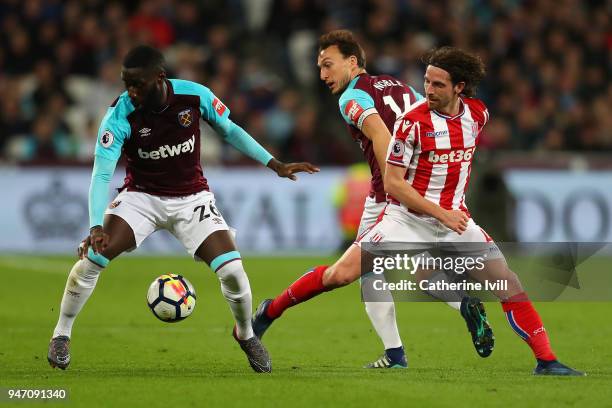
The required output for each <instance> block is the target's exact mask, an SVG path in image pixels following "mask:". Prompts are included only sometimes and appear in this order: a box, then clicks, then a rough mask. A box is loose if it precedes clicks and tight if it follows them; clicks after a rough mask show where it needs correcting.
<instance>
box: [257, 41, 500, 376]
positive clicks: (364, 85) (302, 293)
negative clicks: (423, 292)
mask: <svg viewBox="0 0 612 408" xmlns="http://www.w3.org/2000/svg"><path fill="white" fill-rule="evenodd" d="M318 65H319V68H320V74H321V80H322V81H324V82H325V84H326V85H327V87H328V88H329V89H330V91H331V92H332V94H340V99H339V105H340V113H341V115H342V117H343V119H344V120H345V122H346V124H347V127H348V130H349V132H350V134H351V137H352V138H353V140H355V141H356V142H357V143H359V146H360V147H361V149H362V151H363V154H364V156H365V159H366V160H367V162H368V164H369V166H370V170H371V173H372V180H371V190H370V194H369V196H368V197H367V198H366V200H365V204H364V210H363V214H362V218H361V222H360V225H359V231H358V234H357V235H358V236H360V235H362V234H363V233H364V232H365V231H367V230H368V228H370V227H371V226H372V225H373V224H374V223H375V222H376V219H377V218H378V216H379V215H380V213H381V212H382V211H383V210H384V208H385V205H386V203H387V200H386V193H385V190H384V186H383V171H381V169H384V168H385V161H386V154H387V148H388V145H389V142H390V140H391V133H392V132H393V127H394V124H395V123H396V121H397V120H398V119H399V118H401V117H402V116H403V114H404V113H405V112H407V111H408V110H409V108H410V107H411V106H412V105H413V104H414V103H415V102H417V101H419V100H422V99H423V96H421V95H420V94H419V93H417V92H416V91H415V90H414V89H413V88H412V87H410V86H407V85H405V84H403V83H402V82H401V81H399V80H397V79H396V78H394V77H391V76H389V75H378V76H373V75H369V74H368V73H367V72H366V70H365V67H366V61H365V53H364V51H363V49H362V48H361V46H360V45H359V43H358V42H357V41H356V40H355V39H354V37H353V35H352V33H351V32H350V31H347V30H337V31H332V32H330V33H327V34H325V35H323V36H321V38H320V39H319V56H318ZM444 211H447V210H444ZM448 212H449V213H450V211H448ZM350 251H351V250H349V252H350ZM355 272H356V273H355ZM358 278H359V263H358V262H357V263H356V264H354V263H353V262H352V261H350V258H347V254H345V255H344V256H342V257H341V258H340V259H339V260H338V261H337V262H336V263H335V264H333V265H331V266H318V267H315V268H313V269H312V270H311V271H309V272H307V273H306V274H305V275H303V276H302V277H301V278H300V279H298V280H297V281H296V282H294V283H293V284H292V285H291V286H289V288H287V289H286V290H285V291H283V292H282V293H281V294H280V295H279V296H277V297H276V298H275V299H273V300H271V299H266V300H264V301H263V302H262V303H261V304H260V305H259V307H258V308H257V311H256V314H255V316H254V320H253V329H254V330H255V334H256V335H258V336H260V337H261V336H263V334H264V333H265V331H266V330H267V329H268V327H269V326H270V325H271V324H272V322H273V321H274V320H275V319H277V318H278V317H280V316H281V314H282V313H283V312H284V311H285V310H286V309H287V308H289V307H292V306H294V305H296V304H299V303H301V302H304V301H306V300H308V299H310V298H312V297H314V296H317V295H319V294H321V293H323V292H326V291H329V290H331V289H334V288H337V287H340V286H344V285H347V284H349V283H351V282H353V281H355V280H356V279H358ZM438 279H439V280H444V279H443V278H442V277H438ZM432 294H433V295H434V296H436V297H441V296H440V295H436V294H434V293H432ZM445 296H446V298H442V297H441V298H442V300H444V301H446V302H447V304H449V305H450V306H451V307H453V308H455V309H457V310H461V314H462V316H463V317H464V318H465V320H466V323H467V326H468V329H469V330H470V332H471V334H472V341H473V343H474V346H475V348H476V351H477V352H478V354H479V355H480V356H482V357H487V356H488V355H490V354H491V352H492V350H493V344H494V337H493V332H492V330H491V328H490V326H489V324H488V322H487V320H486V314H485V313H484V306H483V305H482V303H481V302H480V300H478V299H476V298H470V297H469V296H465V294H463V293H460V294H457V293H446V295H445ZM365 306H366V312H367V314H368V316H369V318H370V320H371V322H372V325H373V326H374V328H375V329H376V332H377V334H378V335H379V337H380V338H381V340H382V342H383V345H384V347H385V353H384V354H383V356H382V357H381V358H380V359H378V360H376V361H374V362H372V363H370V364H368V365H366V367H367V368H390V367H395V368H400V367H406V366H407V362H406V357H405V354H404V349H403V346H402V341H401V338H400V336H399V332H398V329H397V324H396V319H395V305H394V304H393V302H367V301H366V302H365Z"/></svg>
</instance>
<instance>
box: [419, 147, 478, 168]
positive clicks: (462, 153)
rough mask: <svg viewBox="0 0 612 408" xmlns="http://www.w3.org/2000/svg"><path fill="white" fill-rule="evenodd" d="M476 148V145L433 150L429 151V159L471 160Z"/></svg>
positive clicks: (432, 161)
mask: <svg viewBox="0 0 612 408" xmlns="http://www.w3.org/2000/svg"><path fill="white" fill-rule="evenodd" d="M474 150H476V147H470V148H469V149H456V150H448V149H445V150H431V151H430V152H429V157H428V160H429V162H430V163H434V164H435V163H458V162H464V161H465V162H469V161H470V160H472V156H474Z"/></svg>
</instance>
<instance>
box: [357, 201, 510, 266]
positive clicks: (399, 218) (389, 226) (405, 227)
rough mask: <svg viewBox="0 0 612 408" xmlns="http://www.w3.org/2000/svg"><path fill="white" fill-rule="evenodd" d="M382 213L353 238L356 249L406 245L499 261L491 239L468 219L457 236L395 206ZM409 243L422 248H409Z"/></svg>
mask: <svg viewBox="0 0 612 408" xmlns="http://www.w3.org/2000/svg"><path fill="white" fill-rule="evenodd" d="M384 211H385V213H384V216H383V217H382V219H381V220H380V221H378V222H377V223H375V224H374V225H373V226H372V227H370V229H369V230H368V231H367V232H366V233H364V234H363V236H360V237H358V238H357V240H356V241H355V243H356V244H357V245H359V246H361V245H362V244H363V243H364V242H368V243H373V244H376V243H379V242H380V243H384V242H393V243H406V249H419V248H425V247H438V248H439V249H440V250H441V251H444V252H453V253H454V254H456V255H461V256H474V257H476V256H485V255H486V258H487V259H489V260H491V259H498V258H503V254H502V253H501V251H500V250H499V248H498V247H497V245H496V244H495V242H493V239H492V238H491V237H490V236H489V235H488V234H487V233H486V232H485V231H484V230H483V229H482V228H480V227H479V226H478V224H476V223H475V222H474V220H473V219H472V218H470V219H469V221H468V225H467V229H466V230H465V231H464V232H463V234H458V233H456V232H455V231H453V230H451V229H449V228H448V227H446V226H445V225H444V224H442V223H441V222H440V221H438V220H437V219H435V218H433V217H429V216H422V215H416V214H412V213H410V212H408V211H406V210H405V209H403V208H402V207H400V206H399V205H394V204H389V205H387V207H386V208H385V210H384ZM411 243H413V244H417V243H423V244H425V245H414V248H411V247H410V244H411ZM453 244H456V245H453Z"/></svg>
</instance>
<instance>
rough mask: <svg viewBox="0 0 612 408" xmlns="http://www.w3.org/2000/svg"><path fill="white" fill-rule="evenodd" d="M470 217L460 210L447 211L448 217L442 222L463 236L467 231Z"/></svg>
mask: <svg viewBox="0 0 612 408" xmlns="http://www.w3.org/2000/svg"><path fill="white" fill-rule="evenodd" d="M469 219H470V218H469V217H468V216H467V214H466V213H464V212H463V211H460V210H447V211H446V216H445V217H444V218H442V219H441V220H440V221H442V223H443V224H444V225H446V226H447V227H448V228H450V229H452V230H453V231H455V232H456V233H458V234H459V235H461V234H463V233H464V232H465V230H466V229H467V224H468V221H469Z"/></svg>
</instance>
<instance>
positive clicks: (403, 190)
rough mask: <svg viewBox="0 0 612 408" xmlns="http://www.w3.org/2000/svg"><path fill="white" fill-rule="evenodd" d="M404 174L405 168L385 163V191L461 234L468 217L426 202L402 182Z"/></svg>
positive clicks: (409, 206) (408, 185)
mask: <svg viewBox="0 0 612 408" xmlns="http://www.w3.org/2000/svg"><path fill="white" fill-rule="evenodd" d="M404 174H406V168H405V167H399V166H396V165H393V164H389V163H387V169H386V171H385V177H384V183H385V191H386V192H387V193H389V194H391V195H392V196H393V197H394V198H395V199H396V200H399V201H400V202H401V203H402V204H404V205H405V206H406V207H408V208H410V209H412V210H414V211H417V212H419V213H421V214H427V215H430V216H432V217H434V218H436V219H438V220H439V221H440V222H441V223H443V224H444V225H446V226H447V227H448V228H450V229H452V230H453V231H455V232H457V233H458V234H462V233H463V232H464V231H465V230H466V228H467V223H468V216H467V215H466V214H465V213H464V212H463V211H457V210H446V209H444V208H442V207H440V206H439V205H438V204H436V203H433V202H431V201H429V200H427V199H426V198H424V197H423V196H422V195H420V194H419V192H418V191H416V190H415V189H414V188H413V187H412V186H411V185H410V184H408V183H407V182H406V180H404Z"/></svg>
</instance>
